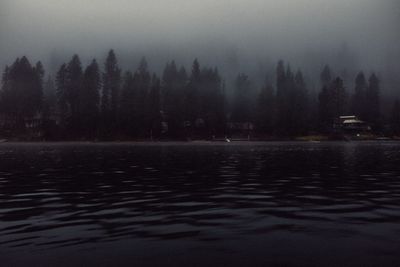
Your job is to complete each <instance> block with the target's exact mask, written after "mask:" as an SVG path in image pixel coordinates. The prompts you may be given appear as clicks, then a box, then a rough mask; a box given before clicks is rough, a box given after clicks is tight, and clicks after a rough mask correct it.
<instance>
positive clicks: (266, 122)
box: [256, 77, 275, 134]
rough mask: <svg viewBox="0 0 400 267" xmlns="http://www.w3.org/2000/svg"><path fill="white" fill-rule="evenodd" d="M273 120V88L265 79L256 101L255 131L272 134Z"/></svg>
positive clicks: (267, 79)
mask: <svg viewBox="0 0 400 267" xmlns="http://www.w3.org/2000/svg"><path fill="white" fill-rule="evenodd" d="M274 118H275V94H274V89H273V86H272V84H271V82H270V80H269V78H268V77H267V78H266V79H265V83H264V86H263V88H262V89H261V92H260V93H259V95H258V100H257V120H256V122H257V124H256V126H257V130H258V131H259V132H262V133H267V134H272V133H273V129H274Z"/></svg>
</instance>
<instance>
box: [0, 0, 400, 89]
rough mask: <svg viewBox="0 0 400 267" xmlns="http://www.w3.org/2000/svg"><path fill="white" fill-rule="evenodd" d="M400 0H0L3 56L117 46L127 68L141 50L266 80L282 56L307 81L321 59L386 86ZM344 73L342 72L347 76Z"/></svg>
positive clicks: (63, 55)
mask: <svg viewBox="0 0 400 267" xmlns="http://www.w3.org/2000/svg"><path fill="white" fill-rule="evenodd" d="M399 25H400V4H399V1H397V0H379V1H378V0H336V1H328V0H279V1H278V0H276V1H271V0H248V1H243V0H219V1H215V0H203V1H193V0H162V1H161V0H159V1H155V0H152V1H151V0H147V1H144V0H143V1H140V0H113V1H111V0H57V1H54V0H35V1H33V0H2V1H1V3H0V64H1V66H4V65H5V64H10V63H12V61H13V60H15V58H16V57H18V56H22V55H27V56H28V57H29V58H30V59H31V60H32V61H37V60H42V61H43V63H44V64H45V66H46V67H47V69H48V71H49V72H50V73H52V72H55V71H56V69H57V68H58V67H59V65H60V64H61V63H62V62H63V61H66V60H69V58H70V57H71V55H72V54H73V53H78V54H79V55H80V56H81V59H82V61H83V63H84V64H86V63H88V62H89V60H91V58H93V57H96V58H98V59H99V60H100V61H102V60H103V59H104V57H105V56H106V53H107V51H108V50H109V49H110V48H113V49H114V50H115V51H116V52H117V55H118V57H119V61H120V64H121V65H122V66H123V67H124V68H125V69H127V68H130V69H133V68H135V67H136V66H137V63H138V61H139V59H140V57H142V56H145V57H146V58H147V60H148V61H149V65H150V68H152V69H153V70H155V71H158V72H159V71H160V70H161V69H162V67H163V66H164V65H165V63H166V61H168V60H172V59H175V60H176V61H177V62H178V63H179V64H183V65H185V66H186V67H189V66H190V63H191V62H192V60H193V59H194V58H196V57H197V58H198V59H199V61H200V63H201V64H207V65H216V66H218V67H219V68H220V70H221V72H222V73H223V75H225V77H227V79H229V78H230V77H231V76H232V77H233V75H236V74H237V73H238V72H246V73H249V74H250V75H251V76H252V77H254V78H255V79H262V78H261V77H263V76H264V75H265V73H267V72H268V71H271V70H272V69H273V68H274V67H275V64H276V62H277V61H278V60H279V59H283V60H285V61H286V62H290V64H291V66H292V68H293V69H297V68H302V69H303V71H304V72H305V74H306V76H308V78H309V81H310V83H311V84H312V83H313V80H315V77H316V76H317V75H318V73H319V70H320V69H321V68H322V66H323V65H324V64H330V65H331V66H332V67H333V69H334V70H336V72H337V73H338V74H343V73H344V72H343V71H344V69H346V70H347V73H349V74H348V75H349V77H347V79H349V80H351V79H353V77H352V73H353V72H355V71H358V70H364V71H365V72H366V73H369V72H371V71H375V72H377V73H378V74H379V75H380V77H381V78H382V80H383V81H384V82H383V87H384V90H386V91H391V92H393V91H394V90H395V89H397V88H396V85H397V84H398V83H399V80H398V79H399V78H397V77H396V76H400V31H399ZM345 78H346V77H345Z"/></svg>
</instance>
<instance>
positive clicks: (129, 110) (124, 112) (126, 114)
mask: <svg viewBox="0 0 400 267" xmlns="http://www.w3.org/2000/svg"><path fill="white" fill-rule="evenodd" d="M135 101H136V91H135V85H134V79H133V74H132V73H131V72H129V71H128V72H126V73H125V74H124V78H123V85H122V91H121V102H120V111H119V118H120V119H119V122H120V129H121V130H122V132H123V133H124V134H126V135H128V136H133V135H135V134H136V128H137V125H136V120H135V117H136V114H135V111H136V110H135V109H136V108H135Z"/></svg>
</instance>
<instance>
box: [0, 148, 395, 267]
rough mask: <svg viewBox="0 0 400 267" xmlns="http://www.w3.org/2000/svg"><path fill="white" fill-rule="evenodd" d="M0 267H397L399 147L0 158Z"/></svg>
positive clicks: (13, 151) (38, 152) (40, 151)
mask: <svg viewBox="0 0 400 267" xmlns="http://www.w3.org/2000/svg"><path fill="white" fill-rule="evenodd" d="M0 266H400V143H391V142H387V143H386V142H382V143H378V142H365V143H362V142H360V143H231V144H225V143H220V144H217V143H208V144H207V143H198V144H195V143H194V144H184V143H183V144H178V143H162V144H1V145H0Z"/></svg>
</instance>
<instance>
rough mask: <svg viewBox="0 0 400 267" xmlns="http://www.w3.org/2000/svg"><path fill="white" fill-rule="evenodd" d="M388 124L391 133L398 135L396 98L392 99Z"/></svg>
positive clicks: (399, 123)
mask: <svg viewBox="0 0 400 267" xmlns="http://www.w3.org/2000/svg"><path fill="white" fill-rule="evenodd" d="M390 125H391V130H392V133H393V134H394V135H396V136H398V135H400V101H399V99H396V100H395V101H394V104H393V107H392V112H391V117H390Z"/></svg>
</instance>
